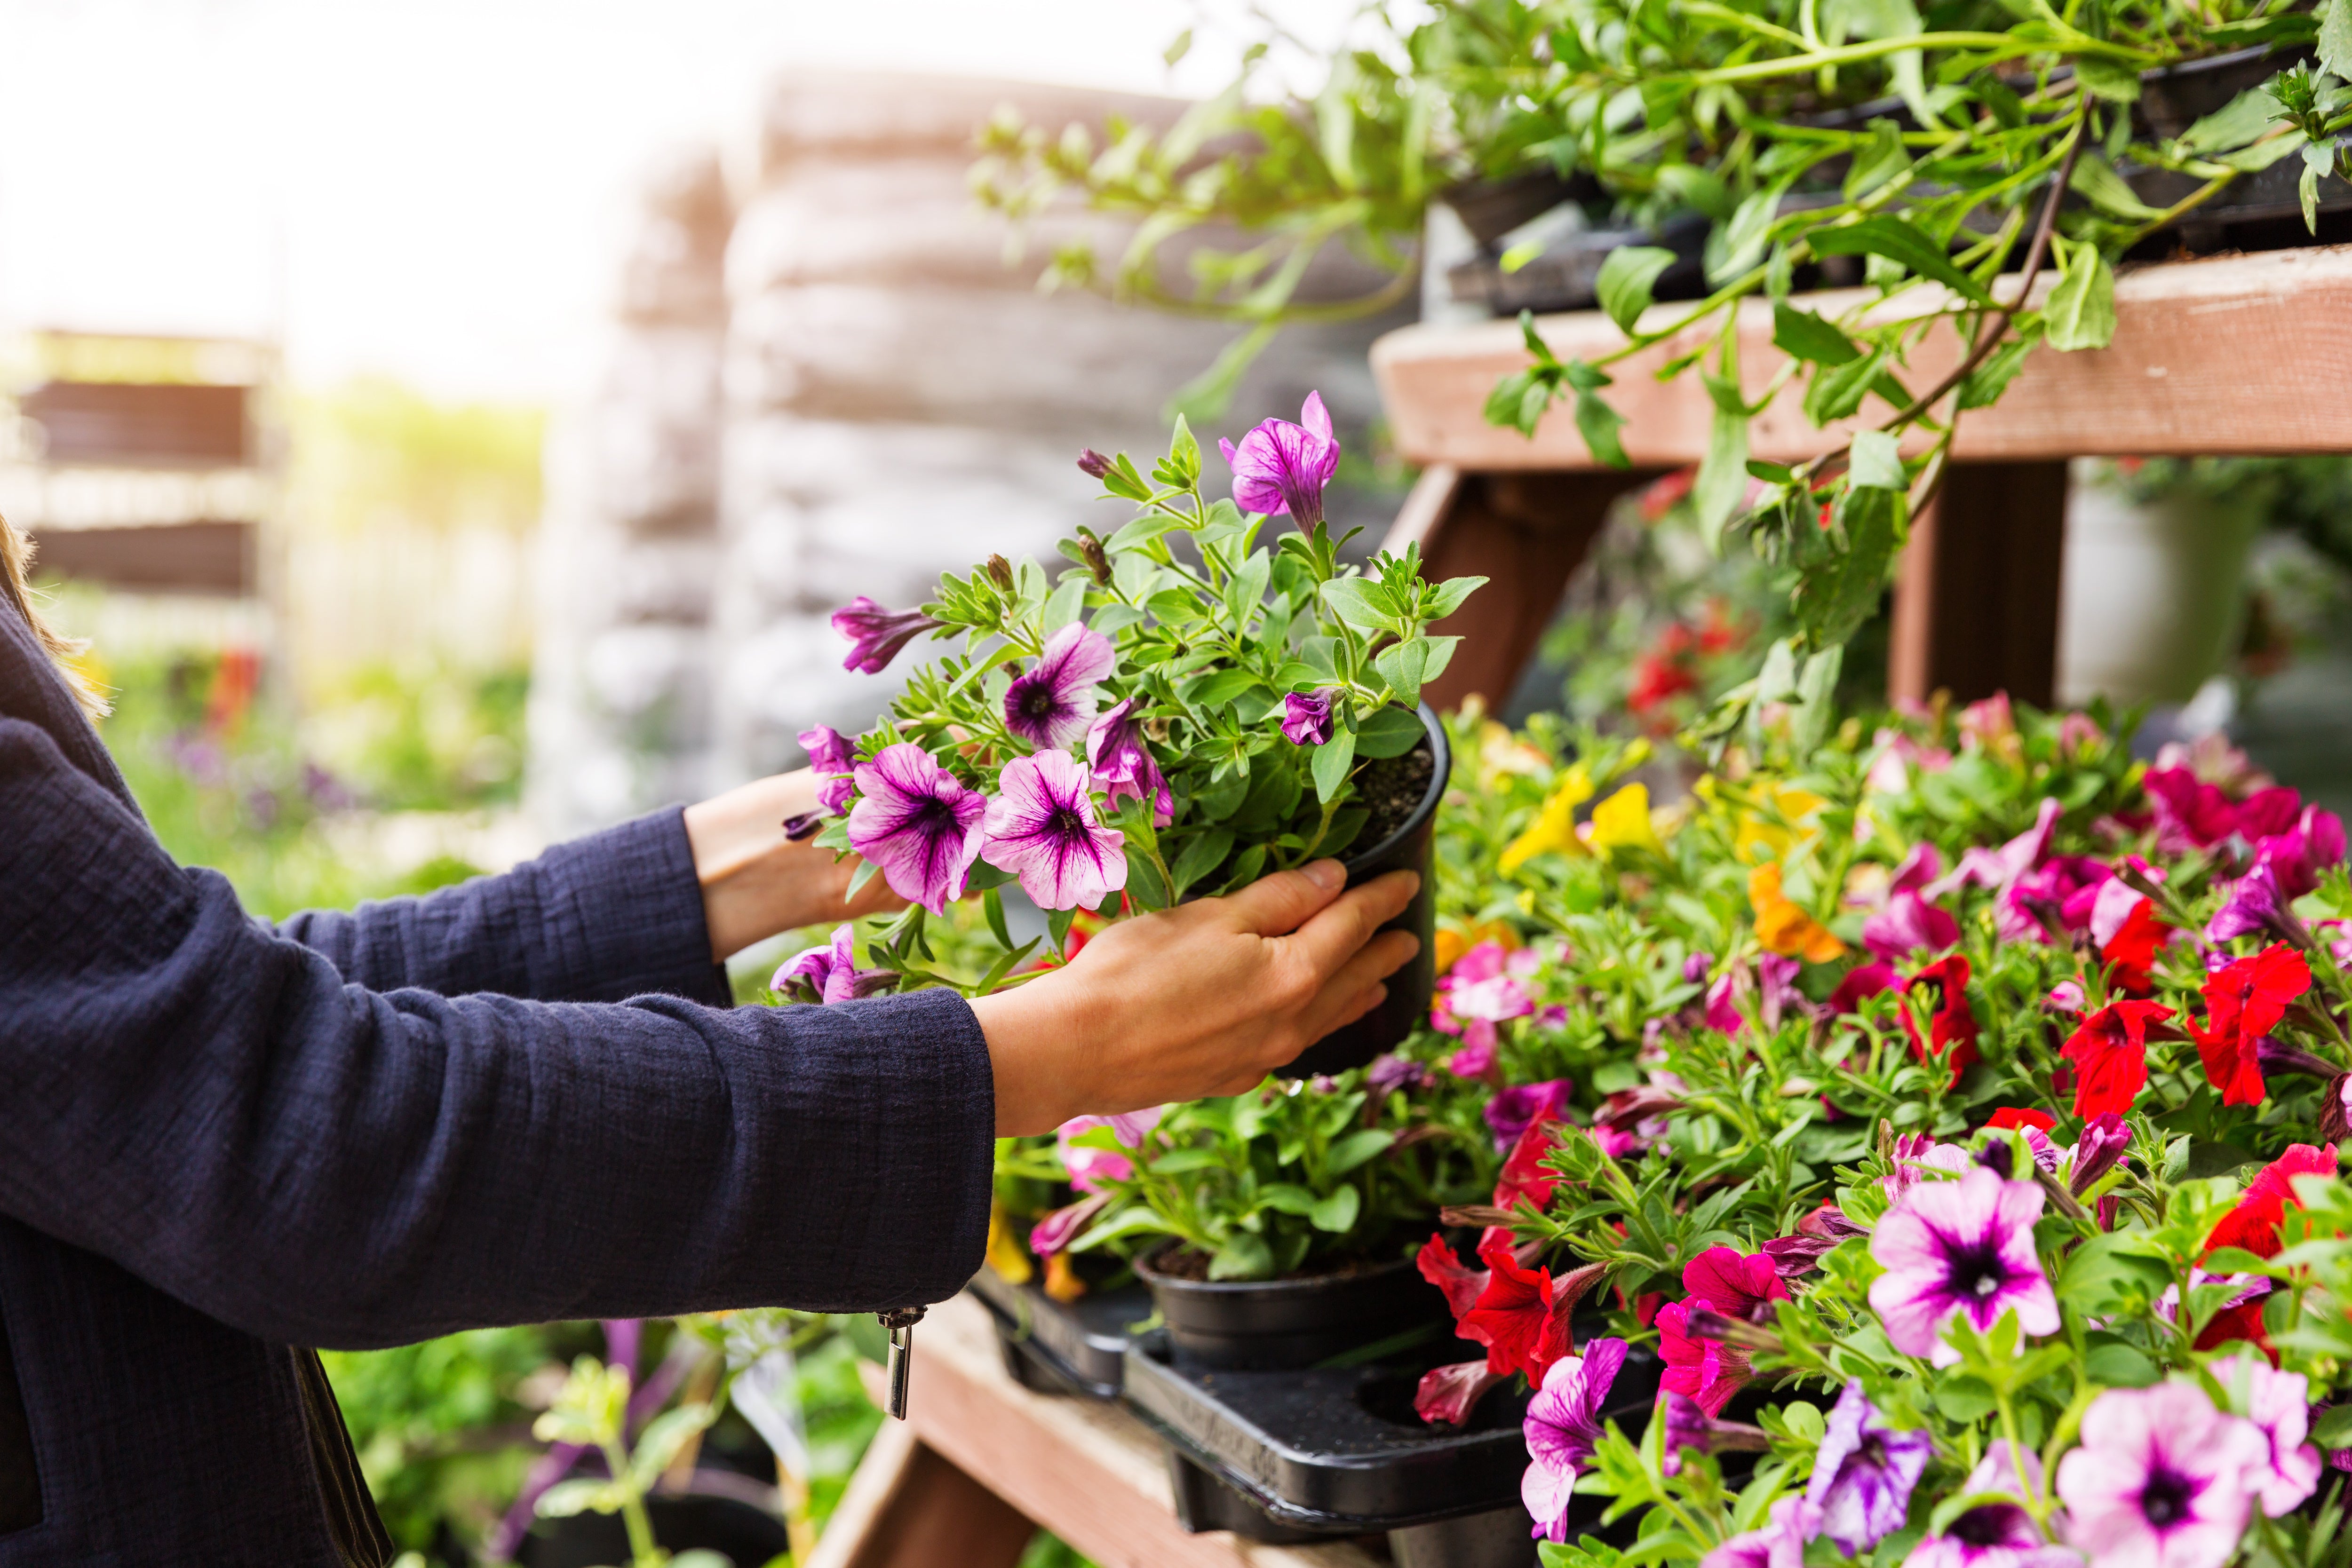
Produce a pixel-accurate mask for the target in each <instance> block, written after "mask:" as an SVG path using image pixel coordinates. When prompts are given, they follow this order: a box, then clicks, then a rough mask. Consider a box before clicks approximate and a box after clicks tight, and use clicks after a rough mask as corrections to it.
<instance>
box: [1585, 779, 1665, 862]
mask: <svg viewBox="0 0 2352 1568" xmlns="http://www.w3.org/2000/svg"><path fill="white" fill-rule="evenodd" d="M1592 847H1593V848H1594V849H1596V850H1602V851H1607V850H1647V851H1649V852H1651V853H1652V854H1664V853H1665V850H1666V846H1665V845H1664V844H1662V843H1660V842H1659V841H1658V831H1657V829H1656V828H1655V827H1654V826H1653V825H1652V824H1651V821H1650V791H1649V789H1648V787H1647V786H1645V785H1641V784H1628V785H1626V786H1625V788H1623V789H1620V790H1618V791H1617V793H1615V794H1614V795H1612V796H1610V797H1609V799H1607V800H1603V801H1601V804H1599V805H1598V806H1595V807H1593V808H1592Z"/></svg>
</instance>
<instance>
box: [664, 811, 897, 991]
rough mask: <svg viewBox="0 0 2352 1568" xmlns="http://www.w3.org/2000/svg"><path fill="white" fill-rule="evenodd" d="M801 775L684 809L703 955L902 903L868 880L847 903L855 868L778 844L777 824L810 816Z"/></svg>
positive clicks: (825, 854)
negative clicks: (703, 930)
mask: <svg viewBox="0 0 2352 1568" xmlns="http://www.w3.org/2000/svg"><path fill="white" fill-rule="evenodd" d="M816 785H817V779H816V775H815V774H814V773H812V772H811V771H809V770H808V769H807V768H801V769H800V770H799V771H797V772H793V773H779V774H776V775H774V776H773V777H772V778H767V779H758V780H756V781H755V782H752V783H750V784H746V785H744V786H743V787H742V788H741V789H730V790H729V791H727V793H726V794H724V795H720V796H718V797H715V798H714V799H712V800H705V801H703V802H702V803H701V804H700V805H698V806H688V808H687V809H686V839H687V842H688V844H689V845H690V846H691V847H692V849H693V851H694V874H695V876H696V878H697V879H698V881H700V883H702V914H703V918H704V920H705V922H706V923H707V924H708V925H709V927H710V956H711V958H712V959H713V960H714V961H716V962H719V963H724V962H725V961H726V960H727V959H728V958H729V957H730V956H731V955H733V954H736V953H740V952H741V951H742V950H743V949H744V948H746V947H749V946H751V944H752V943H754V942H763V941H765V940H767V938H769V937H771V936H774V935H776V933H778V932H779V931H793V930H797V929H799V928H800V927H801V926H803V925H831V924H833V923H835V922H836V921H842V920H849V919H854V918H856V916H858V915H872V914H874V913H875V912H876V911H877V910H883V909H896V908H898V906H899V905H901V904H904V903H905V902H906V900H904V899H902V898H900V897H899V896H898V894H894V893H892V892H891V891H890V890H889V888H888V887H887V886H885V885H884V883H883V881H882V879H881V878H880V877H878V876H877V877H875V878H873V879H871V880H870V881H868V882H867V883H866V885H865V886H864V887H862V888H860V889H858V892H857V896H856V898H855V899H852V898H850V897H849V879H850V878H851V877H852V876H853V875H855V874H856V871H857V868H858V866H859V864H860V863H862V862H859V861H858V859H857V857H856V856H855V855H844V856H840V857H838V858H836V857H835V853H834V852H833V851H831V850H826V849H819V848H818V847H817V846H816V845H815V844H814V842H803V843H793V842H792V841H789V840H787V839H786V838H785V837H784V827H783V824H784V819H785V818H787V817H797V816H799V815H801V814H802V813H803V812H805V811H814V810H816V809H817V800H816Z"/></svg>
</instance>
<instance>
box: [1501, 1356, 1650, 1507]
mask: <svg viewBox="0 0 2352 1568" xmlns="http://www.w3.org/2000/svg"><path fill="white" fill-rule="evenodd" d="M1624 1364H1625V1342H1624V1341H1623V1340H1622V1339H1596V1340H1594V1341H1593V1342H1592V1343H1591V1344H1588V1345H1586V1346H1585V1347H1584V1354H1582V1355H1564V1356H1562V1357H1560V1358H1559V1360H1558V1361H1555V1362H1553V1363H1552V1364H1551V1365H1550V1367H1549V1368H1548V1369H1547V1370H1546V1371H1545V1373H1544V1377H1543V1386H1542V1387H1541V1388H1539V1389H1538V1390H1537V1391H1536V1396H1535V1398H1533V1399H1532V1400H1530V1401H1528V1415H1527V1420H1526V1423H1525V1433H1526V1437H1527V1440H1528V1468H1527V1473H1526V1474H1525V1475H1523V1476H1521V1477H1520V1478H1519V1500H1520V1501H1522V1502H1524V1503H1526V1504H1527V1506H1528V1517H1530V1518H1531V1519H1533V1520H1534V1521H1535V1534H1536V1536H1537V1538H1538V1540H1543V1541H1566V1540H1567V1539H1568V1505H1569V1500H1570V1498H1571V1497H1572V1496H1573V1495H1574V1494H1575V1491H1576V1472H1577V1471H1578V1470H1579V1469H1581V1468H1582V1467H1583V1466H1585V1465H1587V1464H1590V1463H1591V1459H1592V1451H1593V1449H1594V1448H1595V1447H1596V1446H1597V1445H1598V1444H1599V1443H1600V1441H1601V1401H1602V1400H1604V1399H1606V1398H1608V1397H1609V1390H1610V1386H1611V1385H1613V1384H1614V1383H1615V1382H1616V1381H1617V1372H1618V1369H1619V1368H1620V1367H1622V1366H1623V1365H1624Z"/></svg>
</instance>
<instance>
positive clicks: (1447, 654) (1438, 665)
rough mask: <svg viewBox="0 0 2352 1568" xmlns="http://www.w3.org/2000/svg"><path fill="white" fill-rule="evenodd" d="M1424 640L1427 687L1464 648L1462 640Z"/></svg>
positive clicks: (1423, 678)
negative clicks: (1456, 653)
mask: <svg viewBox="0 0 2352 1568" xmlns="http://www.w3.org/2000/svg"><path fill="white" fill-rule="evenodd" d="M1479 580H1480V581H1482V582H1483V581H1485V579H1484V578H1481V579H1479ZM1423 641H1424V642H1426V643H1428V644H1429V655H1428V657H1427V658H1425V659H1423V661H1422V666H1421V684H1422V685H1424V686H1426V685H1429V683H1430V682H1432V681H1433V680H1435V679H1437V677H1438V676H1440V675H1442V674H1444V673H1445V666H1446V665H1448V664H1452V663H1453V662H1454V649H1456V648H1459V647H1460V646H1462V639H1461V638H1459V637H1428V638H1424V639H1423Z"/></svg>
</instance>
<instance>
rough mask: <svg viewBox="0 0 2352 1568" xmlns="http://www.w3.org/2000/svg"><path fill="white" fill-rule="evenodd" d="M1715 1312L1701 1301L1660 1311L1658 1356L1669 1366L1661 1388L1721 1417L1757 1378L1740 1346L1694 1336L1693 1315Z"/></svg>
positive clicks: (1671, 1305)
mask: <svg viewBox="0 0 2352 1568" xmlns="http://www.w3.org/2000/svg"><path fill="white" fill-rule="evenodd" d="M1713 1310H1714V1309H1713V1308H1712V1307H1711V1306H1710V1305H1709V1304H1708V1303H1707V1302H1706V1301H1669V1302H1668V1303H1667V1304H1666V1305H1664V1306H1663V1307H1660V1308H1659V1309H1658V1315H1657V1318H1656V1320H1655V1322H1656V1325H1657V1330H1658V1355H1659V1358H1660V1359H1661V1360H1663V1361H1664V1363H1665V1364H1666V1370H1665V1374H1664V1376H1662V1377H1660V1378H1659V1379H1658V1386H1659V1387H1660V1388H1662V1389H1664V1390H1665V1391H1666V1392H1667V1393H1669V1394H1679V1395H1682V1396H1685V1398H1687V1399H1689V1400H1691V1401H1692V1402H1693V1403H1694V1404H1696V1406H1698V1407H1699V1408H1700V1409H1702V1410H1704V1411H1706V1413H1707V1414H1708V1415H1710V1416H1719V1415H1721V1414H1722V1413H1723V1407H1724V1406H1726V1405H1728V1404H1729V1403H1731V1396H1733V1395H1735V1394H1737V1393H1738V1392H1739V1390H1740V1388H1741V1387H1742V1386H1743V1385H1746V1383H1747V1382H1748V1378H1749V1377H1750V1376H1752V1375H1754V1374H1753V1372H1752V1371H1751V1369H1750V1368H1749V1366H1748V1357H1747V1355H1746V1354H1745V1353H1744V1352H1742V1351H1740V1350H1739V1349H1738V1348H1737V1347H1736V1346H1733V1345H1727V1344H1725V1343H1722V1342H1721V1341H1720V1340H1712V1339H1702V1338H1700V1337H1699V1336H1698V1335H1696V1334H1694V1333H1691V1328H1690V1317H1691V1313H1692V1312H1694V1311H1699V1312H1711V1311H1713Z"/></svg>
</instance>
